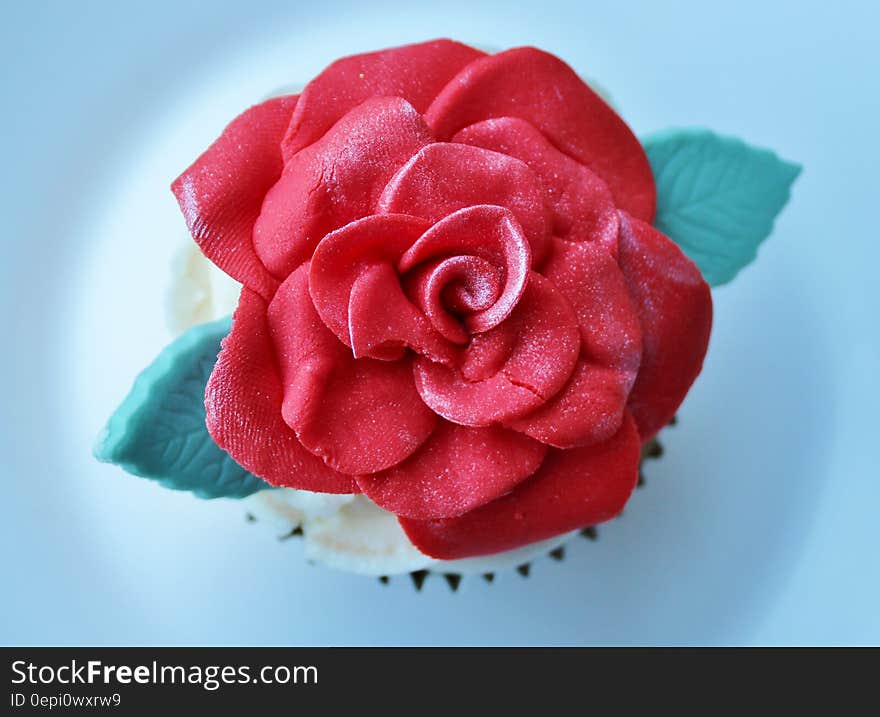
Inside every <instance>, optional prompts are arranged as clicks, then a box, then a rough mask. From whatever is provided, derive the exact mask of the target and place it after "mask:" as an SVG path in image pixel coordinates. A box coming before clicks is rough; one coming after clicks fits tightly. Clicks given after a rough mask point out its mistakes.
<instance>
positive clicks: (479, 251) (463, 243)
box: [398, 205, 532, 332]
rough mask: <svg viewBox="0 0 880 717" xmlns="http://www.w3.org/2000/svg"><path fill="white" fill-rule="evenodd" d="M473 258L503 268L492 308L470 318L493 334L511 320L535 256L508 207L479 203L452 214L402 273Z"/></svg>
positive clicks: (408, 256) (421, 242)
mask: <svg viewBox="0 0 880 717" xmlns="http://www.w3.org/2000/svg"><path fill="white" fill-rule="evenodd" d="M450 254H452V255H462V254H465V255H468V254H470V255H474V256H479V257H482V258H484V259H486V260H488V261H490V262H491V263H492V264H494V265H495V266H497V267H499V268H500V269H501V274H502V276H503V277H504V288H503V290H502V291H501V295H500V296H498V298H497V299H496V300H495V302H494V303H493V304H492V305H491V306H488V307H486V308H485V309H482V310H480V311H477V312H476V313H473V314H468V315H466V316H465V319H464V322H465V325H466V326H467V327H468V328H469V329H470V330H471V331H472V332H478V331H488V330H489V329H491V328H493V327H495V326H497V325H498V324H500V323H501V322H502V321H504V319H506V318H507V317H508V316H509V315H510V312H511V311H513V307H514V306H516V304H517V302H518V301H519V300H520V297H521V296H522V294H523V291H525V287H526V281H527V279H528V276H529V265H530V264H531V259H532V257H531V253H530V250H529V243H528V242H527V241H526V238H525V236H524V235H523V230H522V228H521V227H520V225H519V222H517V220H516V217H515V216H514V215H513V214H512V213H511V212H510V211H508V210H507V209H504V208H502V207H496V206H487V205H480V206H475V207H467V208H466V209H460V210H459V211H457V212H454V213H453V214H450V215H449V216H447V217H446V218H445V219H443V220H441V221H439V222H437V223H436V224H435V225H434V226H433V227H431V228H430V229H429V230H428V231H426V232H425V233H424V234H423V235H422V236H421V237H420V238H419V239H418V240H416V242H415V243H414V244H413V245H412V246H411V247H410V248H409V249H408V250H407V251H406V253H405V254H404V255H403V256H402V257H401V258H400V261H399V262H398V268H399V269H400V271H401V272H405V271H408V270H409V269H411V268H412V267H414V266H416V265H417V264H420V263H421V262H424V261H427V260H429V259H434V258H437V257H441V256H446V255H450Z"/></svg>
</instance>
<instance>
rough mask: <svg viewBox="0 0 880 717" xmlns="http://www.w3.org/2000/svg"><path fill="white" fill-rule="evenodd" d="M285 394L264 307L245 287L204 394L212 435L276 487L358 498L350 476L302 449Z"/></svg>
mask: <svg viewBox="0 0 880 717" xmlns="http://www.w3.org/2000/svg"><path fill="white" fill-rule="evenodd" d="M282 395H283V391H282V387H281V379H280V378H279V376H278V372H277V368H276V363H275V352H274V349H273V347H272V342H271V339H270V336H269V326H268V322H267V319H266V302H265V301H264V300H263V299H262V298H261V297H260V296H259V294H257V293H256V292H254V291H251V290H250V289H248V288H244V289H243V290H242V292H241V298H240V299H239V302H238V308H237V309H236V311H235V315H234V317H233V323H232V332H231V333H230V334H229V336H227V337H226V338H225V339H224V340H223V349H222V350H221V351H220V355H219V357H218V358H217V363H216V364H215V366H214V370H213V372H212V373H211V378H210V379H209V380H208V385H207V388H206V390H205V409H206V410H207V419H206V423H207V426H208V432H209V433H210V434H211V437H212V438H213V439H214V441H215V442H216V443H217V445H218V446H220V447H221V448H222V449H223V450H225V451H226V452H227V453H229V455H230V456H232V457H233V458H234V459H235V461H236V462H237V463H238V464H240V465H241V466H243V467H244V468H247V470H249V471H250V472H251V473H253V474H255V475H258V476H260V477H261V478H263V479H265V480H267V481H268V482H269V483H271V484H272V485H276V486H285V487H287V488H299V489H302V490H310V491H315V492H320V493H357V492H358V488H357V485H356V484H355V483H354V481H352V479H351V478H350V477H349V476H346V475H342V474H340V473H337V472H336V471H335V470H333V469H332V468H330V467H328V466H326V465H325V464H324V462H323V461H322V460H321V459H320V458H316V457H315V456H314V455H312V454H311V453H310V452H309V451H307V450H306V449H305V448H303V446H302V445H301V444H300V442H299V441H298V440H297V438H296V435H295V434H294V432H293V431H292V430H291V429H290V427H289V426H288V425H287V424H286V423H285V422H284V421H283V420H282V418H281V402H282Z"/></svg>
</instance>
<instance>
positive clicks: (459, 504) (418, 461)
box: [357, 421, 547, 520]
mask: <svg viewBox="0 0 880 717" xmlns="http://www.w3.org/2000/svg"><path fill="white" fill-rule="evenodd" d="M546 452H547V448H546V446H543V445H542V444H540V443H538V442H537V441H533V440H531V439H530V438H527V437H525V436H522V435H520V434H518V433H514V432H513V431H508V430H506V429H504V428H500V427H495V426H493V427H490V428H469V427H466V426H458V425H456V424H454V423H448V422H446V421H442V422H441V423H440V425H439V426H438V427H437V430H435V431H434V433H433V434H432V435H431V437H430V438H429V439H428V440H427V441H425V443H424V444H423V445H422V447H421V448H420V449H419V450H418V451H416V452H415V453H414V454H413V455H411V456H410V457H409V458H407V459H406V460H405V461H404V462H403V463H400V464H399V465H397V466H395V467H394V468H391V469H390V470H387V471H383V472H381V473H374V474H372V475H364V476H359V477H358V478H357V481H358V485H359V486H360V487H361V490H362V491H363V492H364V494H365V495H366V496H367V497H368V498H369V499H370V500H372V501H373V502H374V503H376V504H377V505H379V506H381V507H382V508H384V509H385V510H389V511H391V512H392V513H396V514H397V515H399V516H405V517H407V518H413V519H416V520H427V519H429V518H442V517H450V516H456V515H461V514H462V513H466V512H467V511H469V510H473V509H474V508H477V507H479V506H481V505H484V504H485V503H488V502H489V501H491V500H494V499H495V498H497V497H499V496H501V495H503V494H505V493H507V492H508V491H510V490H511V489H512V488H514V487H515V486H516V485H517V484H518V483H520V482H521V481H522V480H523V479H525V478H527V477H528V476H530V475H532V473H534V472H535V471H536V470H538V467H539V466H540V465H541V461H542V460H543V459H544V455H545V454H546Z"/></svg>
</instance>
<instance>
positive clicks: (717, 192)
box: [643, 129, 801, 286]
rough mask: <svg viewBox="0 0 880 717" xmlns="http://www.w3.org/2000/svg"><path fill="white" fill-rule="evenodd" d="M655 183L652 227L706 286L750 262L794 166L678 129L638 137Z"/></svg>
mask: <svg viewBox="0 0 880 717" xmlns="http://www.w3.org/2000/svg"><path fill="white" fill-rule="evenodd" d="M643 144H644V147H645V151H646V152H647V154H648V160H649V161H650V163H651V169H652V170H653V171H654V179H655V180H656V183H657V217H656V219H655V221H654V224H655V225H656V226H657V228H658V229H659V230H660V231H662V232H663V233H664V234H666V235H667V236H668V237H669V238H670V239H672V240H673V241H675V242H676V243H677V244H678V245H679V246H680V247H681V248H682V250H683V251H684V252H685V254H687V255H688V256H689V257H690V258H691V259H692V260H693V261H694V262H695V263H696V264H697V266H699V267H700V271H702V272H703V276H704V277H705V279H706V281H707V282H708V283H709V284H711V285H712V286H718V285H720V284H725V283H727V282H728V281H730V280H731V279H733V277H734V276H736V274H737V272H739V270H740V269H742V268H743V267H744V266H746V264H748V263H749V262H751V261H752V260H753V259H754V258H755V256H756V254H757V251H758V245H759V244H760V243H761V242H762V241H763V240H764V239H766V238H767V237H768V236H769V234H770V232H771V231H772V230H773V221H774V219H775V218H776V215H777V214H779V212H780V211H782V208H783V207H784V206H785V203H786V202H787V201H788V198H789V190H790V188H791V185H792V183H793V182H794V180H795V179H796V178H797V176H798V174H800V171H801V167H800V165H797V164H793V163H791V162H786V161H785V160H782V159H780V158H779V157H777V156H776V155H775V154H774V153H773V152H771V151H769V150H766V149H759V148H756V147H751V146H749V145H748V144H746V143H745V142H743V141H742V140H739V139H736V138H734V137H722V136H720V135H717V134H714V133H713V132H710V131H708V130H702V129H678V130H667V131H664V132H660V133H658V134H655V135H652V136H650V137H648V138H646V139H645V140H644V141H643Z"/></svg>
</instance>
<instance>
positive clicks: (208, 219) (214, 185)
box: [171, 95, 297, 300]
mask: <svg viewBox="0 0 880 717" xmlns="http://www.w3.org/2000/svg"><path fill="white" fill-rule="evenodd" d="M296 104H297V97H296V96H295V95H291V96H289V97H276V98H274V99H271V100H267V101H266V102H263V103H262V104H259V105H257V106H256V107H251V108H250V109H249V110H246V111H245V112H243V113H242V114H241V115H239V116H238V117H237V118H236V119H234V120H233V121H232V122H231V123H230V124H229V126H228V127H227V128H226V129H225V130H223V134H221V135H220V137H219V139H217V140H216V141H215V142H214V144H212V145H211V146H210V147H209V148H208V149H207V150H206V151H205V152H204V153H203V154H202V155H201V156H200V157H199V158H198V159H197V160H196V161H195V162H193V164H192V165H191V166H190V167H189V168H188V169H187V170H186V171H185V172H184V173H183V174H181V175H180V176H179V177H178V178H177V179H175V180H174V183H173V184H172V185H171V191H172V192H174V196H176V197H177V201H178V203H179V204H180V209H181V211H183V216H184V217H185V218H186V225H187V227H189V230H190V232H191V233H192V236H193V239H195V241H196V243H197V244H198V245H199V248H200V249H201V250H202V252H203V253H204V254H205V256H206V257H208V258H209V259H210V260H211V261H212V262H214V263H215V264H216V265H217V266H218V267H220V268H221V269H222V270H223V271H225V272H226V273H227V274H229V275H230V276H231V277H232V278H233V279H236V280H237V281H240V282H241V283H242V284H244V285H245V286H247V287H248V288H249V289H252V290H253V291H256V292H257V293H258V294H260V295H261V296H262V297H263V298H264V299H266V300H268V299H270V298H271V297H272V294H273V293H274V292H275V289H276V288H277V287H278V281H277V280H276V279H275V278H274V277H273V276H272V275H271V274H270V273H269V272H268V271H267V270H266V267H264V266H263V264H262V262H261V261H260V260H259V258H258V257H257V254H256V252H255V251H254V245H253V241H252V238H251V236H252V234H253V229H254V222H255V221H256V220H257V217H258V216H259V214H260V207H261V206H262V204H263V197H264V196H265V194H266V192H267V191H268V190H269V188H270V187H271V186H272V185H273V184H275V182H276V181H278V177H280V176H281V170H282V166H283V165H282V160H281V149H280V146H279V145H280V142H281V137H282V136H283V135H284V130H285V128H286V126H287V124H288V123H289V121H290V116H291V113H292V112H293V108H294V107H295V106H296Z"/></svg>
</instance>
